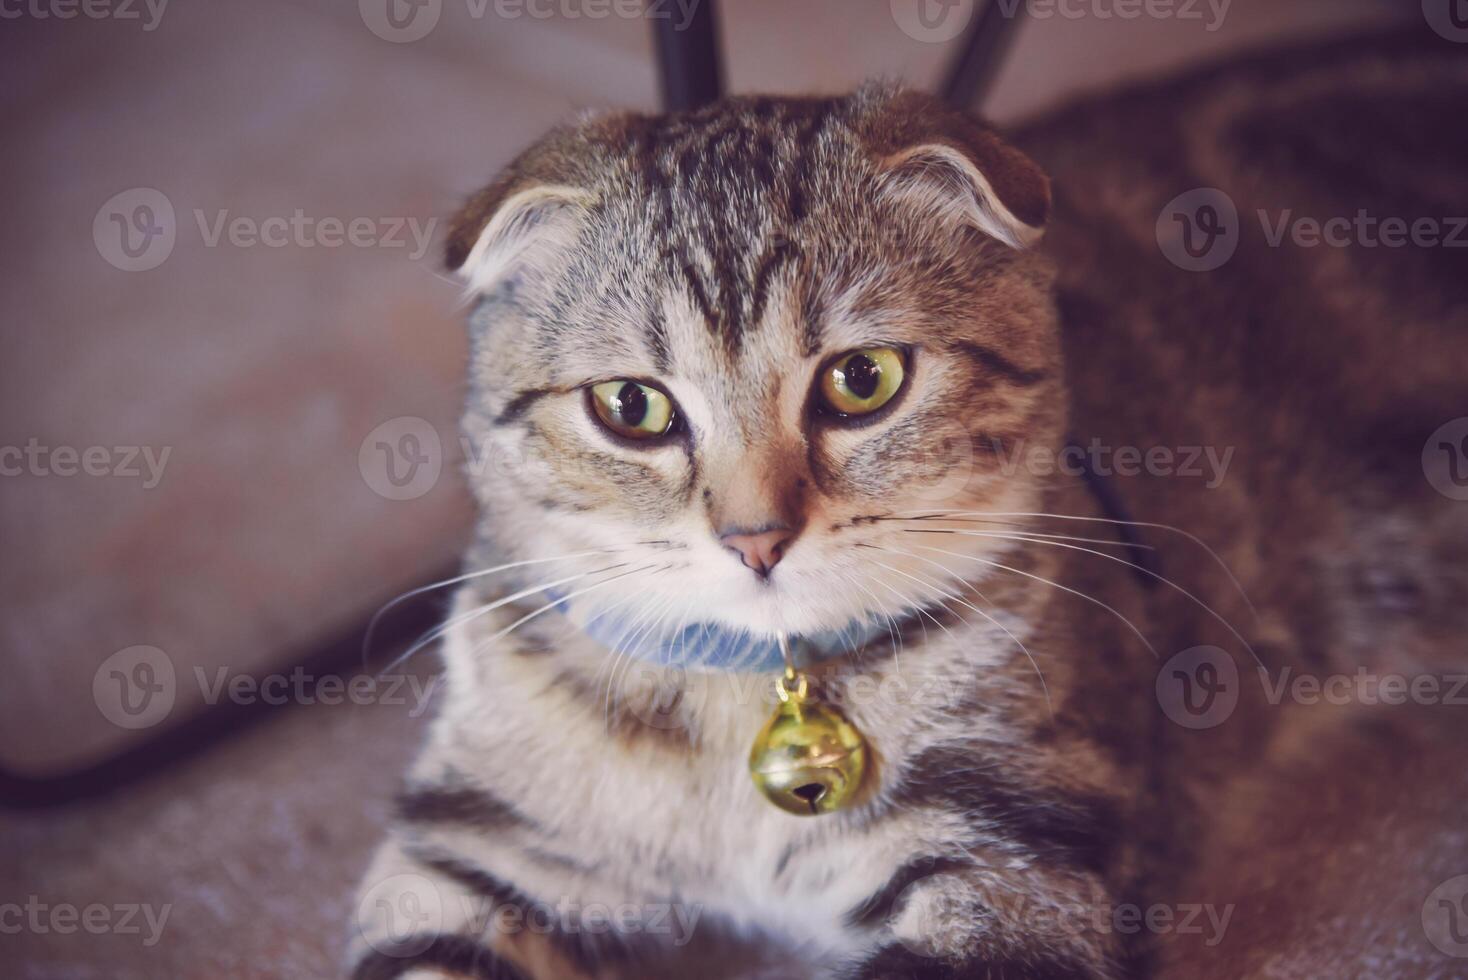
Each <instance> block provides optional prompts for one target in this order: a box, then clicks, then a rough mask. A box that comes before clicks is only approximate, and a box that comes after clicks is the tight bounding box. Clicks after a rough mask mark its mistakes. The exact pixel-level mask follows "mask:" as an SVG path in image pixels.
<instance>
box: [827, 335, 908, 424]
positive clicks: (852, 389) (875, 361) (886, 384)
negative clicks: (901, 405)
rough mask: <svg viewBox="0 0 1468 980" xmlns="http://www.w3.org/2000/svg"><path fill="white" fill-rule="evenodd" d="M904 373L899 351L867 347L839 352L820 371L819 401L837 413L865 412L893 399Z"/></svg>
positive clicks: (863, 413) (890, 348) (899, 387)
mask: <svg viewBox="0 0 1468 980" xmlns="http://www.w3.org/2000/svg"><path fill="white" fill-rule="evenodd" d="M906 372H907V364H906V360H905V359H904V358H903V356H902V351H900V350H897V349H896V348H894V347H868V348H866V349H865V350H857V351H852V352H850V353H848V354H842V355H841V356H840V357H838V358H837V359H836V360H835V362H833V363H832V364H831V365H829V366H828V367H827V368H826V369H825V371H823V372H822V374H821V379H820V381H821V391H820V396H821V404H822V405H823V406H824V407H825V408H826V409H827V410H829V411H832V412H835V413H836V414H837V415H866V414H867V413H869V412H875V411H876V410H877V409H879V408H881V407H882V406H883V405H885V404H887V403H888V402H890V401H891V400H892V396H893V395H895V394H897V392H898V390H899V389H901V387H902V380H903V378H904V377H905V375H906Z"/></svg>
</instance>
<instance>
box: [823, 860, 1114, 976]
mask: <svg viewBox="0 0 1468 980" xmlns="http://www.w3.org/2000/svg"><path fill="white" fill-rule="evenodd" d="M1037 877H1038V878H1040V879H1041V880H1038V881H1035V882H1033V883H1034V884H1036V885H1039V886H1040V887H1036V888H1034V889H1033V890H1029V891H1019V890H1015V889H1014V887H1013V879H1007V878H1003V877H999V876H992V877H991V876H987V875H985V874H984V873H983V872H981V871H967V872H955V873H940V874H935V875H932V876H931V877H928V878H924V879H921V880H919V881H917V882H915V883H914V884H912V885H910V886H909V887H908V888H906V889H905V890H903V892H902V893H901V894H900V895H898V896H896V897H895V898H893V899H892V900H891V901H890V904H889V905H888V908H887V910H883V911H884V912H885V913H886V921H885V923H884V924H883V925H882V926H881V928H880V930H879V932H878V933H877V936H876V938H875V939H874V942H873V945H872V948H871V951H870V952H869V953H868V954H867V955H866V956H864V957H862V958H860V959H859V960H858V962H857V963H855V964H854V965H853V967H852V968H851V969H850V970H849V971H847V972H846V973H845V975H844V980H1120V978H1122V977H1126V976H1127V975H1128V972H1127V971H1126V970H1125V969H1124V968H1122V966H1121V965H1120V964H1121V963H1122V962H1124V961H1125V960H1126V959H1127V954H1128V950H1126V949H1124V948H1123V946H1122V944H1121V943H1120V942H1119V940H1120V939H1121V938H1122V937H1121V936H1120V935H1119V934H1118V933H1117V932H1116V931H1115V930H1113V929H1111V928H1109V923H1110V915H1111V909H1112V908H1113V907H1114V903H1112V902H1110V901H1109V900H1107V898H1106V896H1105V893H1104V891H1103V890H1102V888H1101V886H1100V885H1099V883H1098V882H1096V881H1095V880H1094V879H1090V878H1084V877H1083V878H1075V877H1072V876H1068V875H1067V876H1065V878H1064V879H1060V880H1056V879H1049V880H1044V876H1043V875H1038V876H1037ZM1046 886H1050V887H1046Z"/></svg>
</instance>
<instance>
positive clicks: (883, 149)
mask: <svg viewBox="0 0 1468 980" xmlns="http://www.w3.org/2000/svg"><path fill="white" fill-rule="evenodd" d="M857 98H858V101H859V102H864V103H865V106H864V108H865V110H866V111H865V115H864V118H865V126H864V132H863V136H864V138H865V141H866V144H867V146H868V147H869V149H870V150H871V152H872V153H873V156H874V157H875V159H876V161H877V166H878V169H879V171H880V173H881V181H882V193H883V194H884V195H886V196H888V197H889V198H892V199H897V200H901V201H905V202H907V203H909V204H910V205H911V206H913V207H915V208H920V209H923V210H924V211H926V212H928V213H930V214H932V215H933V216H934V217H935V218H937V219H938V220H940V221H943V222H945V223H949V224H954V225H967V226H969V227H972V228H976V229H978V230H979V231H981V232H983V233H984V234H986V235H989V236H991V237H993V238H996V239H998V240H999V241H1001V242H1004V243H1005V244H1007V245H1010V246H1012V247H1014V248H1025V247H1027V246H1029V245H1032V244H1034V243H1035V242H1037V241H1039V239H1040V236H1041V235H1042V234H1043V233H1044V227H1045V219H1046V218H1047V217H1048V215H1049V213H1050V181H1049V179H1048V178H1047V177H1046V176H1045V174H1044V173H1043V172H1041V170H1040V168H1039V167H1037V166H1036V165H1035V164H1034V162H1033V161H1031V160H1030V158H1029V157H1027V156H1025V155H1024V154H1023V153H1021V152H1019V151H1018V150H1016V149H1014V148H1013V147H1011V146H1009V145H1008V144H1007V143H1005V142H1004V141H1003V140H1001V139H1000V138H999V136H998V135H997V134H996V133H995V132H994V131H993V130H992V129H990V128H989V127H988V126H986V125H984V124H983V123H981V122H979V121H978V120H977V119H975V118H973V117H972V116H969V115H968V114H966V113H963V112H959V111H957V110H955V109H952V108H950V107H949V106H947V105H945V104H944V103H942V102H940V101H938V100H937V99H935V98H933V97H932V96H928V95H923V94H921V93H917V92H907V91H902V90H900V89H894V88H890V87H871V86H869V87H867V88H865V89H863V90H862V91H861V92H860V93H859V94H858V96H857Z"/></svg>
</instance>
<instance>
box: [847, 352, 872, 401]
mask: <svg viewBox="0 0 1468 980" xmlns="http://www.w3.org/2000/svg"><path fill="white" fill-rule="evenodd" d="M841 373H842V375H843V376H844V377H845V378H846V387H848V388H850V389H851V391H852V393H853V394H855V395H856V397H858V398H870V397H872V395H873V394H874V393H875V392H876V390H877V382H878V381H880V380H881V379H882V369H881V368H880V367H878V366H877V362H876V361H874V360H872V359H871V358H870V357H867V356H866V355H865V354H857V355H855V356H854V357H852V358H851V360H849V361H847V362H846V367H845V368H844V369H843V370H842V372H841Z"/></svg>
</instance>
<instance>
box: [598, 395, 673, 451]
mask: <svg viewBox="0 0 1468 980" xmlns="http://www.w3.org/2000/svg"><path fill="white" fill-rule="evenodd" d="M591 405H592V408H594V409H595V410H596V417H597V418H599V419H601V420H602V422H603V423H604V424H605V425H606V427H607V428H609V429H611V430H612V431H613V432H615V433H617V434H618V435H621V436H626V437H627V438H629V439H655V438H657V437H658V436H660V435H663V434H664V433H666V432H667V431H668V430H669V429H671V428H672V427H673V402H672V400H671V399H669V398H668V396H667V395H665V394H663V393H662V392H661V391H658V390H657V389H656V388H653V387H651V386H650V385H644V384H638V383H637V382H636V381H626V380H617V381H603V382H602V383H601V384H597V385H592V386H591Z"/></svg>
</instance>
